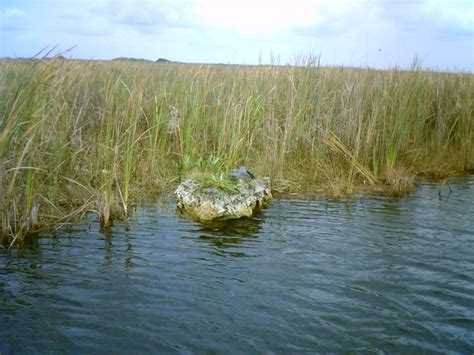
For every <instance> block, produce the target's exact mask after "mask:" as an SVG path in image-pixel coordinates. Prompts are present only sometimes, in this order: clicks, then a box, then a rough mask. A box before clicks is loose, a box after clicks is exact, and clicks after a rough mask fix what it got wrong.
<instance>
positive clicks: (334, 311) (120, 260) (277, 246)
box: [0, 178, 474, 353]
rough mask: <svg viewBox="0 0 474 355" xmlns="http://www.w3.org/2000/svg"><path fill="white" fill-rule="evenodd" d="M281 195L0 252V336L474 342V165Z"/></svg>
mask: <svg viewBox="0 0 474 355" xmlns="http://www.w3.org/2000/svg"><path fill="white" fill-rule="evenodd" d="M450 186H451V188H452V193H451V194H450V195H449V196H444V195H443V196H442V198H440V196H439V191H440V185H439V184H437V183H433V182H429V181H426V182H424V183H423V184H422V185H421V186H420V188H419V189H418V190H416V191H415V192H414V193H412V194H410V195H409V196H406V197H403V198H390V197H360V198H353V199H348V200H345V201H328V200H325V199H320V200H318V199H312V200H301V199H291V198H284V199H280V200H275V201H274V202H273V203H272V205H271V206H270V207H269V208H268V209H266V210H265V211H264V212H263V213H262V214H260V215H258V216H256V217H255V218H252V219H244V220H239V221H235V222H232V223H230V222H229V223H223V224H220V225H214V226H202V225H199V224H196V223H194V222H193V221H191V220H189V219H186V218H183V217H182V216H179V215H178V214H176V213H175V211H174V209H173V208H172V205H171V202H170V201H168V200H167V198H164V199H163V201H161V202H159V203H154V204H149V205H146V206H144V207H141V208H139V209H137V212H136V214H135V216H134V218H132V219H131V221H130V222H129V223H128V225H120V224H118V225H115V226H113V227H112V228H110V229H109V230H108V231H107V233H105V232H104V231H101V230H100V228H99V226H98V223H97V221H95V220H94V218H95V217H93V216H90V218H89V219H86V220H84V221H83V222H81V223H80V224H78V225H75V226H74V228H71V229H70V230H69V231H63V232H59V233H57V235H55V236H45V237H43V238H40V239H39V240H37V241H36V242H34V243H31V244H30V245H27V246H26V247H25V249H24V251H23V253H22V255H21V256H20V257H18V256H17V255H16V253H15V251H14V250H9V251H7V250H2V251H0V351H1V352H2V353H4V352H5V353H8V352H9V351H14V352H15V353H16V352H19V353H29V352H44V351H51V352H77V351H81V352H107V353H111V352H112V353H130V352H132V353H138V352H166V353H174V352H187V351H191V352H195V351H198V352H204V351H209V352H212V351H215V352H226V353H227V352H235V353H261V352H267V351H273V352H277V353H291V352H314V351H318V352H341V351H360V352H379V351H385V352H397V353H399V352H417V353H418V352H428V353H432V352H436V353H437V352H462V353H472V351H473V350H474V233H473V230H474V218H473V217H472V216H474V204H473V202H472V201H473V200H474V179H473V178H469V179H459V180H456V181H454V182H451V183H450Z"/></svg>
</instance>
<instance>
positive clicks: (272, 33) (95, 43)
mask: <svg viewBox="0 0 474 355" xmlns="http://www.w3.org/2000/svg"><path fill="white" fill-rule="evenodd" d="M45 47H46V48H48V49H52V48H55V49H54V53H60V52H64V51H67V52H66V53H64V54H63V55H64V56H65V57H70V58H80V59H112V58H116V57H135V58H145V59H150V60H156V59H158V58H166V59H169V60H174V61H182V62H194V63H232V64H268V63H274V64H287V63H290V64H300V63H301V62H302V61H303V60H304V59H305V58H306V59H307V58H310V57H311V58H319V60H320V63H321V65H330V66H339V65H344V66H357V67H373V68H380V69H384V68H391V67H394V66H398V67H400V68H409V67H410V65H411V63H412V62H413V61H414V60H415V58H417V60H418V61H419V62H421V65H422V67H423V68H427V69H434V70H448V71H470V72H473V71H474V1H465V0H444V1H442V0H414V1H408V0H221V1H218V0H115V1H112V0H80V1H76V0H70V1H68V0H0V57H31V56H33V55H35V54H36V53H37V52H38V51H40V50H41V49H43V48H45ZM69 49H70V50H69ZM68 50H69V51H68Z"/></svg>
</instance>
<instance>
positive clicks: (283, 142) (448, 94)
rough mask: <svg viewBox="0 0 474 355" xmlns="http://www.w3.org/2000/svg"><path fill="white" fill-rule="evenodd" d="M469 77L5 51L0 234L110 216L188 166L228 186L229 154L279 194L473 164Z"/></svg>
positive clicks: (345, 190)
mask: <svg viewBox="0 0 474 355" xmlns="http://www.w3.org/2000/svg"><path fill="white" fill-rule="evenodd" d="M473 83H474V81H473V75H472V74H470V73H438V72H429V71H423V70H420V68H419V66H417V65H414V67H413V68H412V69H411V70H408V71H403V70H398V69H393V70H388V71H376V70H368V69H350V68H320V67H315V66H313V65H312V64H311V63H309V64H308V65H306V66H304V65H303V66H254V67H252V66H219V65H180V64H154V63H139V62H98V61H93V62H86V61H73V60H63V59H59V58H58V59H53V60H31V61H10V60H8V61H2V62H0V234H1V235H2V236H3V239H4V245H7V246H8V245H10V244H13V242H17V241H20V240H21V239H22V238H24V236H26V235H28V233H31V232H33V231H37V230H41V229H43V228H50V227H51V226H60V225H62V224H63V223H67V222H70V221H71V220H74V219H77V218H80V217H81V216H82V215H83V214H85V213H88V212H91V211H92V212H94V213H97V214H98V215H99V216H100V219H101V221H102V224H103V225H104V226H108V225H110V224H111V223H112V222H113V220H115V219H126V218H127V216H128V214H129V210H130V206H131V205H133V204H134V203H136V202H138V201H139V200H140V198H141V197H142V196H143V195H144V194H146V193H150V192H153V191H154V192H156V191H160V190H163V189H167V188H170V187H172V186H175V185H176V183H177V182H178V181H179V180H180V179H183V178H185V177H187V176H190V175H193V174H201V175H202V176H208V178H209V179H210V183H215V184H218V185H219V186H224V188H225V186H226V184H227V182H226V180H225V176H226V173H227V172H228V171H229V170H230V169H231V168H232V167H235V166H239V165H245V166H248V167H249V168H251V169H252V170H253V171H254V173H256V174H257V175H265V176H270V177H271V181H272V186H273V189H274V190H275V191H280V192H315V191H316V192H318V193H326V194H329V195H333V196H338V195H346V194H351V193H354V192H356V191H358V190H359V187H361V186H364V187H365V186H373V187H374V188H380V187H381V186H383V187H384V189H385V190H386V191H387V192H390V193H393V194H402V193H404V192H406V191H409V190H410V189H411V188H412V186H413V183H414V181H415V180H414V177H415V176H418V175H439V176H449V175H450V174H456V173H461V172H466V171H472V169H473V168H474V158H473V154H474V152H473V129H474V126H473V107H472V104H473V101H474V100H473V99H474V98H473V95H474V87H473V86H474V84H473ZM221 177H222V178H221ZM229 186H230V185H229ZM230 188H231V187H230ZM7 241H8V243H7ZM5 243H6V244H5Z"/></svg>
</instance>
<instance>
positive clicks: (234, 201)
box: [175, 178, 272, 223]
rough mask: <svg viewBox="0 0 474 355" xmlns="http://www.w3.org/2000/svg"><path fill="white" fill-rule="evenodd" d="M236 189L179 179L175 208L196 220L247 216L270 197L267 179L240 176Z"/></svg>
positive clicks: (266, 203) (205, 220) (267, 202)
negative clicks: (230, 189)
mask: <svg viewBox="0 0 474 355" xmlns="http://www.w3.org/2000/svg"><path fill="white" fill-rule="evenodd" d="M236 187H237V192H235V193H227V192H225V191H222V190H221V189H219V188H217V187H206V186H202V184H200V183H199V182H197V181H196V180H193V179H189V180H186V181H184V182H182V183H181V184H180V185H179V186H178V188H177V189H176V191H175V195H176V202H177V206H178V209H180V210H182V211H184V212H186V213H188V214H189V215H190V216H191V217H192V218H194V219H195V220H197V221H199V222H204V223H205V222H211V221H217V220H228V219H237V218H241V217H250V216H252V215H253V214H254V213H255V212H257V211H259V210H261V209H262V208H263V207H266V206H267V205H268V204H269V202H270V200H271V198H272V194H271V190H270V179H269V178H262V179H254V178H252V179H251V180H245V179H243V178H242V179H239V180H238V181H237V182H236Z"/></svg>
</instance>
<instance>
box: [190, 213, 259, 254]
mask: <svg viewBox="0 0 474 355" xmlns="http://www.w3.org/2000/svg"><path fill="white" fill-rule="evenodd" d="M262 222H263V220H262V219H261V218H260V216H255V217H250V218H241V219H238V220H231V221H219V222H213V223H211V224H206V225H200V226H199V227H198V229H197V230H196V232H197V234H199V237H198V238H197V241H198V242H204V243H208V244H209V245H211V246H212V247H213V248H214V249H215V250H214V251H215V253H216V254H219V255H228V256H234V257H246V256H249V255H248V254H246V253H245V252H244V250H245V248H247V247H249V246H250V245H252V244H254V243H256V242H257V239H258V233H259V231H260V230H261V224H262Z"/></svg>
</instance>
